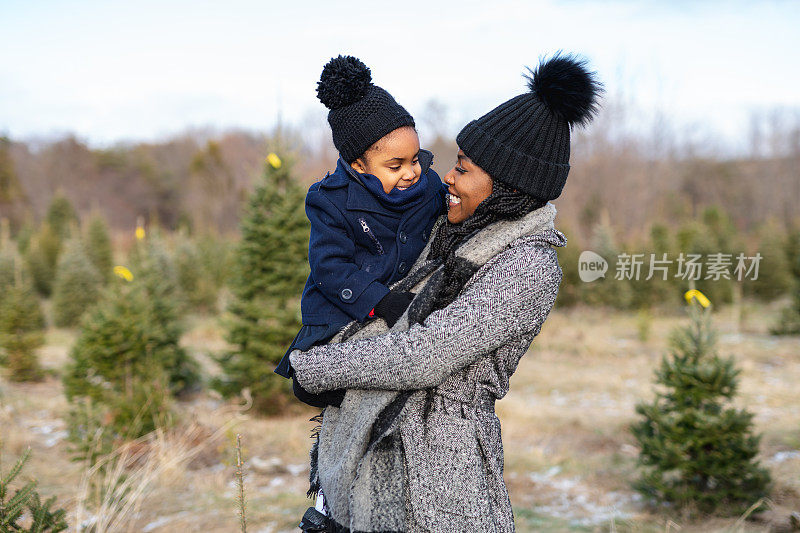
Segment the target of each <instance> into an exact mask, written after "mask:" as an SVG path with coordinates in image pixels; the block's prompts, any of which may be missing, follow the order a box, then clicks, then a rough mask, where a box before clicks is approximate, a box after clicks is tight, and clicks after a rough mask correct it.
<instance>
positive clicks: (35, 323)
mask: <svg viewBox="0 0 800 533" xmlns="http://www.w3.org/2000/svg"><path fill="white" fill-rule="evenodd" d="M43 328H44V316H43V315H42V310H41V308H40V307H39V299H38V298H37V297H36V293H35V292H34V291H33V289H32V288H31V287H30V285H28V284H26V283H25V282H24V281H23V278H22V276H21V275H20V274H18V275H17V279H16V280H15V283H14V284H13V285H11V286H10V287H8V288H7V290H6V291H5V296H4V297H3V298H2V299H1V300H0V349H2V352H0V363H1V364H3V366H5V367H6V368H7V369H8V372H9V378H10V379H12V380H13V381H36V380H39V379H41V378H42V376H43V374H42V369H41V367H40V366H39V359H38V357H37V356H36V349H37V348H39V347H40V346H41V345H42V344H43V343H44V337H43V335H42V329H43Z"/></svg>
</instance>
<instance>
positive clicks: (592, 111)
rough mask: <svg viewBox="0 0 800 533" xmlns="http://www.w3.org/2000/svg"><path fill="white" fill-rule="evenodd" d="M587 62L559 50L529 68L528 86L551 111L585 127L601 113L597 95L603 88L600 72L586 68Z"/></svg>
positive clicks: (570, 122) (571, 122)
mask: <svg viewBox="0 0 800 533" xmlns="http://www.w3.org/2000/svg"><path fill="white" fill-rule="evenodd" d="M587 63H588V62H587V61H586V60H585V59H580V58H578V57H576V56H575V55H574V54H567V55H563V54H562V53H561V52H558V53H556V54H555V55H554V56H553V57H552V58H550V59H549V60H547V61H545V62H543V63H540V64H539V66H538V67H537V68H536V70H531V69H530V68H529V69H528V72H529V73H530V75H527V76H525V77H526V78H527V79H528V87H530V89H531V92H533V93H534V94H536V95H537V96H538V97H539V99H540V100H541V101H542V102H543V103H544V104H545V105H546V106H547V107H548V108H550V110H551V111H552V112H553V113H555V114H556V115H559V116H560V117H561V118H563V119H564V120H566V121H567V122H568V123H569V124H570V126H574V125H578V126H585V125H586V124H588V123H589V122H591V120H592V118H594V116H595V115H596V114H597V111H598V104H597V97H598V96H599V93H600V92H601V91H602V88H601V85H600V84H599V83H598V82H597V80H596V79H595V77H596V74H595V73H594V72H589V70H588V69H587V68H586V65H587Z"/></svg>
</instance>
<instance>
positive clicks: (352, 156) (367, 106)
mask: <svg viewBox="0 0 800 533" xmlns="http://www.w3.org/2000/svg"><path fill="white" fill-rule="evenodd" d="M317 97H318V98H319V99H320V101H321V102H322V103H323V104H325V107H327V108H328V109H330V112H328V123H329V124H330V125H331V131H332V132H333V145H334V146H336V149H337V150H339V154H341V156H342V158H343V159H344V160H345V161H347V162H348V163H352V162H353V161H355V160H356V159H358V158H359V157H361V156H362V155H363V154H364V152H366V151H367V148H369V147H370V146H372V145H373V144H374V143H375V141H377V140H378V139H380V138H381V137H383V136H384V135H386V134H387V133H389V132H392V131H394V130H396V129H397V128H401V127H403V126H411V127H414V119H413V118H412V117H411V115H410V114H409V113H408V111H406V110H405V109H404V108H403V106H401V105H400V104H398V103H397V102H395V100H394V98H392V95H391V94H389V93H388V92H386V91H385V90H384V89H382V88H380V87H378V86H377V85H374V84H373V83H372V73H371V72H370V70H369V68H367V66H366V65H365V64H364V63H362V62H361V61H360V60H359V59H358V58H355V57H353V56H342V55H340V56H339V57H335V58H333V59H331V60H330V61H328V64H327V65H325V68H323V69H322V75H321V76H320V78H319V83H317Z"/></svg>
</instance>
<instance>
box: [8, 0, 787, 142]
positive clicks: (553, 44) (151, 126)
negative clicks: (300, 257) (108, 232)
mask: <svg viewBox="0 0 800 533" xmlns="http://www.w3.org/2000/svg"><path fill="white" fill-rule="evenodd" d="M799 27H800V2H793V1H786V2H756V1H749V2H738V1H728V2H702V1H676V0H672V1H664V2H648V1H630V2H586V1H577V0H573V1H561V2H556V1H540V2H536V1H509V0H493V1H491V2H488V1H485V0H483V1H470V0H446V1H435V0H429V1H426V2H422V1H412V0H408V1H400V2H396V3H392V2H377V1H371V2H348V1H336V2H333V1H330V0H328V1H315V0H294V1H280V2H275V1H263V0H262V1H245V0H227V1H225V2H222V1H219V0H216V1H213V2H205V1H198V0H193V1H168V0H160V1H157V2H156V1H150V0H138V1H136V2H116V1H111V0H105V1H64V0H62V1H37V0H25V1H16V0H0V50H2V51H1V52H0V134H6V135H10V136H11V137H12V138H15V139H25V138H30V137H36V136H43V135H44V136H49V135H57V134H61V133H66V132H73V133H75V134H77V135H78V136H79V137H80V138H83V139H85V140H87V141H88V142H90V143H92V144H94V145H108V144H111V143H114V142H117V141H120V140H134V139H144V140H150V139H158V138H162V137H164V136H167V135H170V134H173V133H176V132H180V131H182V130H184V129H186V128H187V127H207V126H210V127H213V128H218V129H224V128H228V127H245V128H251V129H259V130H260V129H267V128H269V127H271V126H272V125H273V124H274V123H275V121H276V119H277V117H278V115H279V108H280V114H281V116H282V118H283V120H284V121H287V122H294V123H297V124H308V125H318V126H319V125H320V124H321V125H322V126H324V125H325V122H324V118H325V115H324V112H323V108H322V104H320V103H319V101H317V100H316V95H315V88H316V81H317V80H318V79H319V74H320V71H321V70H322V66H323V64H324V63H325V62H326V61H327V60H328V59H329V58H330V57H331V56H334V55H337V54H339V53H349V54H352V55H356V56H358V57H360V58H361V59H362V60H363V61H364V62H365V63H366V64H367V65H368V66H370V67H371V68H372V73H373V81H374V82H375V83H376V84H378V85H380V86H382V87H384V88H386V89H387V90H389V91H390V92H391V93H392V94H393V95H394V96H395V98H396V99H397V100H398V101H399V102H400V103H401V104H403V105H404V106H405V107H406V108H408V110H409V111H410V112H411V113H412V114H416V115H419V114H421V113H422V112H423V110H424V108H425V103H426V102H427V101H429V100H430V99H433V98H435V99H437V100H439V101H441V102H443V103H444V104H446V106H447V108H448V110H449V117H450V120H449V126H448V127H449V129H450V130H451V131H455V130H456V129H457V128H459V127H460V126H461V125H463V123H465V122H466V121H467V120H470V119H472V118H476V117H477V116H479V115H480V114H483V113H484V112H486V111H488V110H489V109H491V108H492V107H494V106H495V105H497V104H499V103H500V102H502V101H504V100H506V99H508V98H510V97H512V96H514V95H516V94H520V93H521V92H522V91H524V90H525V85H524V80H523V79H522V77H521V73H522V71H523V67H524V66H525V65H531V66H534V65H535V64H536V62H537V61H538V58H539V57H540V56H542V55H544V54H552V53H553V52H555V51H556V50H558V49H563V50H566V51H574V52H578V53H580V54H583V55H584V56H586V57H587V58H588V59H589V60H590V62H591V65H592V66H593V68H595V69H596V70H597V71H598V73H599V74H600V77H601V79H602V81H603V82H604V83H605V85H606V88H607V90H608V94H609V95H612V96H614V95H616V96H619V95H622V96H623V97H624V98H625V99H626V100H628V101H633V102H634V103H635V104H636V109H637V110H638V111H637V114H640V115H641V116H643V117H644V116H649V114H650V113H652V112H654V111H656V110H657V111H659V112H661V113H663V114H664V115H665V116H666V117H667V118H669V119H670V120H671V122H673V123H674V124H675V125H676V126H677V127H678V128H679V129H681V128H682V129H683V130H702V131H707V132H713V133H714V134H716V135H718V136H719V138H720V139H724V140H725V141H726V142H729V143H734V144H735V143H737V142H742V139H744V138H745V137H746V132H747V127H748V126H747V125H748V123H749V117H750V115H751V114H752V113H753V112H759V111H764V110H769V109H773V108H783V109H786V110H790V111H793V112H794V111H796V110H797V109H800V31H798V28H799ZM421 133H422V135H423V137H424V131H422V132H421Z"/></svg>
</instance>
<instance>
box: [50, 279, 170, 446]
mask: <svg viewBox="0 0 800 533" xmlns="http://www.w3.org/2000/svg"><path fill="white" fill-rule="evenodd" d="M157 307H158V304H155V303H154V302H153V301H152V296H151V294H150V293H149V292H148V290H147V287H146V286H145V284H144V283H142V282H138V283H137V281H136V279H135V278H134V280H133V281H132V282H131V283H129V284H125V285H123V284H122V282H116V283H114V284H112V287H111V288H109V289H108V290H107V291H106V292H105V293H104V295H103V297H102V298H101V299H100V301H99V302H98V303H97V304H96V305H95V306H94V307H92V308H90V309H89V310H88V311H87V313H86V314H85V315H84V316H83V318H82V320H81V329H80V334H79V336H78V339H77V341H76V342H75V345H74V347H73V349H72V351H71V353H70V358H71V362H70V364H69V366H68V369H67V371H66V373H65V376H64V392H65V394H66V396H67V400H68V401H69V402H70V404H71V416H70V422H71V424H70V428H69V429H70V440H72V441H73V442H75V443H77V444H79V445H80V446H86V445H88V444H89V443H91V441H92V438H93V436H92V431H93V430H94V429H96V428H95V427H94V424H88V423H85V424H84V425H81V424H80V423H79V422H81V421H83V422H87V420H86V418H85V417H82V413H83V411H84V410H85V406H86V404H87V403H89V404H90V405H91V408H92V410H93V412H94V413H96V414H97V416H96V417H95V418H96V419H97V420H102V421H103V425H104V426H105V429H106V430H107V434H108V435H109V436H110V437H111V438H113V439H128V438H136V437H139V436H141V435H144V434H145V433H147V432H149V431H152V430H153V429H154V428H155V427H156V426H158V425H159V424H161V423H163V421H164V420H165V419H167V418H168V417H169V397H170V391H171V389H170V375H169V374H170V372H171V371H176V367H180V363H181V362H182V361H183V360H184V359H185V358H186V354H185V352H184V351H183V349H182V348H181V347H180V346H179V345H178V340H179V339H180V334H181V329H180V327H179V325H178V324H177V322H176V321H175V320H163V317H164V315H163V314H160V313H159V312H157V310H156V308H157ZM176 381H178V380H176ZM181 385H182V383H180V382H178V384H176V387H180V386H181ZM84 451H85V450H84Z"/></svg>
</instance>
